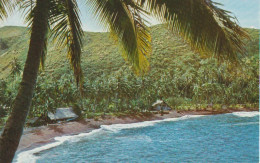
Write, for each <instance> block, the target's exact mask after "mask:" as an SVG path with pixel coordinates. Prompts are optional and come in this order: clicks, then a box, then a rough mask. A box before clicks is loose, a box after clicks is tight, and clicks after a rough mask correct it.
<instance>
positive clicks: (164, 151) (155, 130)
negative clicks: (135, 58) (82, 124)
mask: <svg viewBox="0 0 260 163" xmlns="http://www.w3.org/2000/svg"><path fill="white" fill-rule="evenodd" d="M258 115H259V114H258V113H254V114H253V113H240V114H238V113H237V114H236V115H235V114H224V115H215V116H201V117H192V116H186V117H184V118H179V119H168V120H166V121H155V122H144V123H136V124H130V125H129V124H128V125H111V126H102V128H101V129H98V130H95V131H94V132H92V133H90V134H85V135H84V134H82V135H79V136H74V137H61V138H58V139H57V142H56V144H55V143H54V144H52V145H51V144H50V145H47V146H45V147H42V148H39V149H35V150H32V151H28V152H27V153H26V152H23V153H21V155H20V156H19V155H18V162H35V161H36V162H37V163H38V162H39V163H56V162H57V163H61V162H66V163H70V162H71V163H72V162H73V163H74V162H77V163H81V162H216V163H219V162H230V163H231V162H232V163H233V162H237V163H238V162H246V163H254V162H259V143H258V140H259V139H258V137H259V135H258V134H259V116H258Z"/></svg>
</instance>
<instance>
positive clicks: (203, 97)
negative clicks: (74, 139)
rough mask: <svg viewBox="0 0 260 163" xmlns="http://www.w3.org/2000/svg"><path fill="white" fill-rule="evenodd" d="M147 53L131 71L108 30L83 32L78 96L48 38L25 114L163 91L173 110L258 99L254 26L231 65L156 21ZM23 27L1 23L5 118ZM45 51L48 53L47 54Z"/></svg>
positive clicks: (122, 105) (122, 103)
mask: <svg viewBox="0 0 260 163" xmlns="http://www.w3.org/2000/svg"><path fill="white" fill-rule="evenodd" d="M151 30H152V39H153V40H152V46H153V53H152V56H151V58H150V71H149V73H147V74H146V75H145V76H136V75H135V74H134V73H133V72H132V71H131V68H129V66H128V64H127V63H125V62H124V60H123V59H122V57H121V56H120V55H121V54H120V51H119V49H118V46H117V44H116V42H113V41H112V39H110V38H109V37H110V35H109V33H93V32H87V34H86V37H85V38H84V49H83V54H82V67H83V70H84V77H85V80H84V89H83V93H84V94H83V96H81V95H80V91H79V90H78V89H77V86H76V84H75V82H74V78H73V72H72V71H71V70H70V68H69V63H68V61H67V59H66V50H64V49H57V48H55V45H54V44H52V43H49V45H48V46H49V48H48V49H49V51H48V57H47V60H46V62H45V68H44V69H42V70H41V73H40V74H39V78H38V84H37V86H36V92H35V95H34V98H33V102H32V106H31V111H30V115H29V117H36V116H42V115H46V113H47V111H52V110H54V109H55V108H57V107H66V106H74V107H77V108H80V109H81V110H82V111H84V113H88V115H91V114H98V113H104V112H106V113H116V112H140V111H146V110H148V109H149V108H150V106H151V105H152V103H153V102H155V101H156V100H157V99H163V100H164V101H166V102H167V103H168V104H169V105H170V106H171V107H173V108H174V109H177V110H183V109H204V108H206V107H207V105H208V104H211V105H213V108H214V109H221V107H222V105H226V106H227V107H236V106H241V105H237V104H244V105H243V107H258V103H259V94H258V84H259V81H258V80H259V78H258V77H259V71H258V65H259V48H258V47H259V30H257V29H246V30H247V31H248V32H249V34H250V36H251V40H246V41H245V43H246V47H247V50H248V55H247V56H241V63H240V64H237V65H234V64H229V63H219V62H217V60H216V59H214V58H206V57H204V56H201V55H199V54H198V53H195V52H193V51H192V49H191V48H190V47H189V45H188V44H186V43H185V42H184V41H183V40H182V39H181V38H180V37H178V36H176V35H174V34H173V33H171V32H169V31H168V30H167V29H166V28H164V26H163V25H156V26H153V27H151ZM28 40H29V33H28V29H27V28H24V27H3V28H1V29H0V119H1V121H2V123H3V122H4V121H5V119H6V117H7V115H8V113H9V112H10V108H11V106H12V101H13V100H14V98H15V96H16V94H17V90H18V86H19V83H20V80H21V72H22V70H23V66H24V61H25V58H26V54H27V51H28ZM50 56H51V57H50Z"/></svg>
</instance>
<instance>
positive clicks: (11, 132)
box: [0, 0, 50, 163]
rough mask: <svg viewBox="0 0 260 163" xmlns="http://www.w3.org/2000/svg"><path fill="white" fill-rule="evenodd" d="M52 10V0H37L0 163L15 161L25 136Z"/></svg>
mask: <svg viewBox="0 0 260 163" xmlns="http://www.w3.org/2000/svg"><path fill="white" fill-rule="evenodd" d="M49 7H50V3H49V0H37V2H36V7H35V9H34V11H35V12H34V18H33V24H32V33H31V40H30V45H29V51H28V56H27V59H26V62H25V67H24V73H23V79H22V82H21V83H20V88H19V91H18V94H17V96H16V98H15V101H14V106H13V109H12V112H11V115H10V117H9V118H8V120H7V122H6V125H5V128H4V131H3V133H2V135H1V137H0V163H9V162H11V161H12V159H13V157H14V155H15V152H16V149H17V147H18V145H19V141H20V138H21V135H22V133H23V126H24V123H25V120H26V117H27V114H28V112H29V110H30V105H31V101H32V96H33V93H34V88H35V84H36V80H37V74H38V69H39V65H40V58H41V54H42V52H43V48H44V40H45V38H46V37H47V32H48V17H49Z"/></svg>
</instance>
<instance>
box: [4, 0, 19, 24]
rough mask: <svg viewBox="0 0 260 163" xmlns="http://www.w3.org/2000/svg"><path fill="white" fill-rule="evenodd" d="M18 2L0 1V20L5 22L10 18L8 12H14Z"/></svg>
mask: <svg viewBox="0 0 260 163" xmlns="http://www.w3.org/2000/svg"><path fill="white" fill-rule="evenodd" d="M16 1H18V0H12V1H11V0H0V20H3V19H4V18H6V17H7V16H8V11H9V12H12V11H13V9H14V7H15V6H14V4H15V3H16Z"/></svg>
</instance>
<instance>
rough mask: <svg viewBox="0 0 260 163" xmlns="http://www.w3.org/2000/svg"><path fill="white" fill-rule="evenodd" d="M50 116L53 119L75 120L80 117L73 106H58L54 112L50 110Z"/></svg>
mask: <svg viewBox="0 0 260 163" xmlns="http://www.w3.org/2000/svg"><path fill="white" fill-rule="evenodd" d="M48 118H50V120H51V121H60V120H73V119H76V118H78V115H77V114H76V113H75V112H74V111H73V109H72V108H71V107H69V108H57V109H56V111H55V112H54V113H53V112H48Z"/></svg>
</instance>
